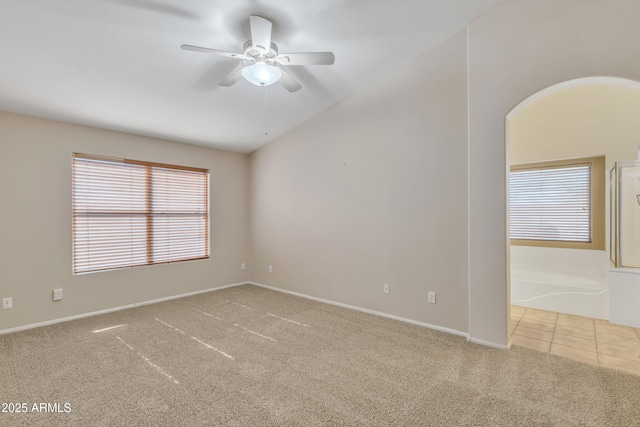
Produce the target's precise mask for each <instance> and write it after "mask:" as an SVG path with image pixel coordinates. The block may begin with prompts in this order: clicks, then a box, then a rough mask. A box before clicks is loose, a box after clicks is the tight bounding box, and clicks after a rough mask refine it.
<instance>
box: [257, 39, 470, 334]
mask: <svg viewBox="0 0 640 427" xmlns="http://www.w3.org/2000/svg"><path fill="white" fill-rule="evenodd" d="M466 55H467V51H466V32H463V33H460V34H458V35H456V36H454V37H453V38H451V39H449V40H448V41H446V42H444V43H443V44H441V45H439V46H438V47H436V48H434V49H432V50H430V51H429V52H427V53H425V54H423V55H420V56H419V57H417V58H416V59H415V60H413V61H411V62H409V63H407V64H404V65H402V66H401V67H399V68H398V69H397V70H396V71H395V72H394V73H393V74H391V75H389V76H385V77H383V78H381V79H380V80H379V81H378V83H377V84H375V85H374V86H373V87H370V88H369V89H368V90H364V91H362V92H359V93H357V94H355V95H353V96H351V97H350V98H348V99H346V100H344V101H343V102H340V103H339V104H337V105H335V106H333V107H332V108H330V109H328V110H326V111H325V112H323V113H321V114H320V115H318V116H317V117H315V118H313V119H312V120H310V121H309V122H307V123H305V124H304V125H302V126H301V127H299V128H297V129H295V130H294V131H292V132H290V133H288V134H286V135H285V136H283V137H281V138H279V139H278V140H276V141H274V142H272V143H270V144H268V145H266V146H264V147H263V148H261V149H259V150H257V151H256V152H254V153H253V154H252V155H251V171H252V177H251V182H252V198H251V227H252V257H251V261H252V271H251V278H252V280H253V281H255V282H258V283H262V284H265V285H269V286H274V287H278V288H281V289H284V290H288V291H292V292H297V293H301V294H305V295H309V296H312V297H317V298H322V299H326V300H330V301H335V302H339V303H343V304H348V305H352V306H357V307H360V308H364V309H368V310H374V311H378V312H382V313H386V314H389V315H393V316H398V317H402V318H405V319H409V320H413V321H417V322H422V323H427V324H430V325H434V326H437V327H441V328H446V329H449V330H452V331H457V332H466V331H467V194H468V193H467V102H466V99H467V75H466V69H467V62H466ZM269 265H272V267H273V272H272V273H269V271H268V266H269ZM385 283H387V284H389V285H390V293H389V294H388V295H385V294H384V293H383V284H385ZM428 291H435V292H436V294H437V303H436V304H435V305H433V304H429V303H427V294H428Z"/></svg>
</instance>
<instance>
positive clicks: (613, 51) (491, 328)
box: [468, 0, 640, 346]
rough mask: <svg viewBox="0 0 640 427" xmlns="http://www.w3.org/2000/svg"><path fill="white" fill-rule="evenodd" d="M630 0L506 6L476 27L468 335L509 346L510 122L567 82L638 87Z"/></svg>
mask: <svg viewBox="0 0 640 427" xmlns="http://www.w3.org/2000/svg"><path fill="white" fill-rule="evenodd" d="M638 14H640V3H639V2H636V1H633V0H612V1H593V2H584V1H581V0H565V1H562V2H558V1H555V0H539V1H529V2H523V1H517V0H507V1H505V2H504V3H502V4H501V5H500V6H498V7H496V8H494V9H493V10H491V11H490V12H489V13H487V14H485V15H483V16H481V17H479V18H478V19H476V20H474V21H473V22H471V23H470V25H469V29H468V31H469V117H470V121H469V147H470V151H469V156H470V162H469V163H470V172H469V173H470V179H469V182H470V188H469V194H470V205H469V209H470V234H469V238H470V249H469V250H470V253H469V256H470V272H469V277H470V284H469V305H470V306H469V324H470V330H469V332H470V335H471V337H472V338H473V339H475V340H477V341H482V342H486V343H494V344H496V345H500V346H503V345H504V346H506V345H508V318H509V312H508V301H509V289H508V275H509V271H508V265H509V256H508V247H509V242H508V239H507V230H506V176H507V169H508V168H507V165H508V158H509V154H508V147H506V145H505V117H506V115H507V114H508V113H509V112H510V111H511V110H512V109H513V108H514V107H515V106H516V105H518V104H519V103H520V102H521V101H522V100H524V99H526V98H528V97H529V96H530V95H532V94H534V93H536V92H539V91H540V90H542V89H544V88H546V87H549V86H552V85H554V84H557V83H561V82H565V81H568V80H573V79H578V78H584V77H592V76H615V77H621V78H627V79H631V80H636V81H640V44H639V43H637V40H638V39H639V38H640V27H639V26H638V25H637V22H636V19H635V17H636V16H638Z"/></svg>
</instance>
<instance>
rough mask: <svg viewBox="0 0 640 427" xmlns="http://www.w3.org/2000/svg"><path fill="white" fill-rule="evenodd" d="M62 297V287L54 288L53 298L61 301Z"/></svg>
mask: <svg viewBox="0 0 640 427" xmlns="http://www.w3.org/2000/svg"><path fill="white" fill-rule="evenodd" d="M61 299H62V289H54V290H53V300H54V301H60V300H61Z"/></svg>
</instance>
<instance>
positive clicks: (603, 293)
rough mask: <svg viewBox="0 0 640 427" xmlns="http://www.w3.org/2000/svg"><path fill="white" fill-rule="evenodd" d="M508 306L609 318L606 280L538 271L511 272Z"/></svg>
mask: <svg viewBox="0 0 640 427" xmlns="http://www.w3.org/2000/svg"><path fill="white" fill-rule="evenodd" d="M511 304H514V305H520V306H523V307H531V308H537V309H541V310H549V311H557V312H559V313H567V314H575V315H577V316H585V317H593V318H596V319H608V318H609V294H608V286H607V281H606V279H605V278H603V279H602V280H600V281H598V280H593V279H589V278H584V277H579V276H569V275H562V274H553V273H545V272H539V271H526V270H515V271H514V270H512V271H511Z"/></svg>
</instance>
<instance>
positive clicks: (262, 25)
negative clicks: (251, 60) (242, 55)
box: [249, 15, 272, 53]
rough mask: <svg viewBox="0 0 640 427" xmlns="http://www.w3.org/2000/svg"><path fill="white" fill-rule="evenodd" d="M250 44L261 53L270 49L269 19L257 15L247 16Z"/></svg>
mask: <svg viewBox="0 0 640 427" xmlns="http://www.w3.org/2000/svg"><path fill="white" fill-rule="evenodd" d="M249 26H250V27H251V44H252V45H253V47H255V48H256V49H258V50H259V51H260V52H262V53H267V52H269V49H271V26H272V25H271V21H269V20H267V19H264V18H263V17H261V16H258V15H251V16H249Z"/></svg>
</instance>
